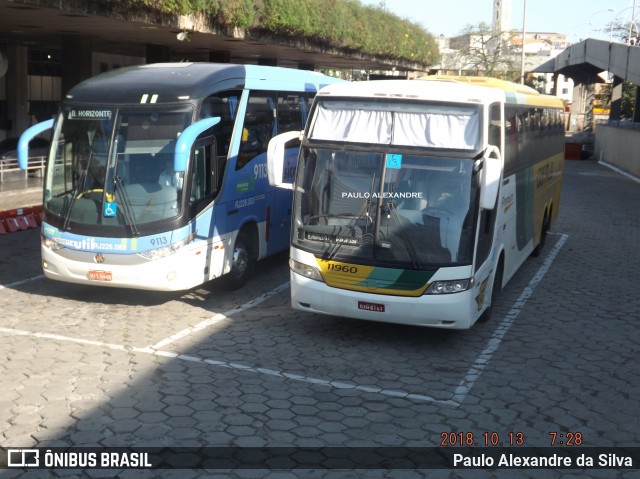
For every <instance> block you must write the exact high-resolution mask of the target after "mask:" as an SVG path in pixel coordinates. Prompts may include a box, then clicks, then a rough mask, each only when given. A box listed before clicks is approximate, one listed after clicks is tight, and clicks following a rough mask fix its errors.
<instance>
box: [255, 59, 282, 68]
mask: <svg viewBox="0 0 640 479" xmlns="http://www.w3.org/2000/svg"><path fill="white" fill-rule="evenodd" d="M258 65H264V66H268V67H277V66H278V59H277V58H260V59H258Z"/></svg>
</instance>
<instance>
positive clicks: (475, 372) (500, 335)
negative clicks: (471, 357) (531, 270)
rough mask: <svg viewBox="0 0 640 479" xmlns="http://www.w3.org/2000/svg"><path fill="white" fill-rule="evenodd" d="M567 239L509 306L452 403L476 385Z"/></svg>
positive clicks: (555, 248) (460, 398)
mask: <svg viewBox="0 0 640 479" xmlns="http://www.w3.org/2000/svg"><path fill="white" fill-rule="evenodd" d="M568 238H569V235H566V234H563V235H560V239H559V240H558V242H557V243H556V245H555V246H554V248H553V249H552V250H551V252H550V253H549V254H548V255H547V257H546V258H545V260H544V262H543V263H542V266H540V268H539V269H538V271H537V272H536V274H535V275H534V276H533V278H531V281H529V284H528V285H527V286H526V287H525V288H524V290H523V291H522V293H520V296H519V297H518V299H516V302H515V303H513V306H511V309H510V310H509V312H508V313H507V314H506V316H505V317H504V319H503V320H502V321H501V322H500V324H498V327H497V328H496V329H495V331H494V332H493V334H492V335H491V338H489V341H488V343H487V346H486V347H485V348H484V350H483V351H482V352H481V353H480V354H479V355H478V357H477V358H476V360H475V362H474V363H473V364H472V365H471V367H470V368H469V370H468V371H467V373H466V374H465V375H464V378H463V379H462V381H461V382H460V384H459V385H458V387H456V389H455V391H454V395H453V397H452V398H451V400H452V401H454V402H455V403H457V404H462V402H463V401H464V400H465V399H466V397H467V396H468V395H469V392H471V389H473V386H474V385H475V384H476V382H477V381H478V378H479V377H480V375H481V374H482V372H483V371H484V370H485V368H486V367H487V364H489V361H491V358H492V356H493V354H494V353H495V352H496V351H497V350H498V348H499V347H500V344H501V343H502V340H503V339H504V337H505V335H506V334H507V332H508V331H509V329H510V328H511V326H512V325H513V322H514V321H515V319H516V318H517V317H518V315H519V314H520V312H521V311H522V310H523V309H524V307H525V305H526V304H527V300H528V299H529V298H530V297H531V295H532V294H533V292H534V291H535V289H536V286H538V284H540V282H541V281H542V278H544V275H545V274H547V271H549V269H550V268H551V265H552V264H553V262H554V261H555V259H556V257H557V256H558V253H560V250H561V249H562V247H563V246H564V244H565V243H566V241H567V239H568Z"/></svg>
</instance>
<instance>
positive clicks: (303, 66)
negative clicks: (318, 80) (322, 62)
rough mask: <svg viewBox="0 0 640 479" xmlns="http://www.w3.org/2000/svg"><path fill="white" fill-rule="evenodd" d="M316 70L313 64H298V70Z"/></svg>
mask: <svg viewBox="0 0 640 479" xmlns="http://www.w3.org/2000/svg"><path fill="white" fill-rule="evenodd" d="M315 69H316V66H315V65H314V64H313V63H303V62H300V63H298V70H308V71H313V70H315Z"/></svg>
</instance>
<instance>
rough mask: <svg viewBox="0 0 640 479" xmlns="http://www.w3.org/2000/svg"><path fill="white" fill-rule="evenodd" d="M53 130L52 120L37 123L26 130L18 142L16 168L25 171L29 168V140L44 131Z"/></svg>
mask: <svg viewBox="0 0 640 479" xmlns="http://www.w3.org/2000/svg"><path fill="white" fill-rule="evenodd" d="M50 128H53V119H51V120H47V121H43V122H41V123H37V124H35V125H33V126H32V127H29V128H27V129H26V130H25V131H24V133H22V135H20V139H19V140H18V166H19V167H20V169H22V170H26V169H27V166H29V142H30V141H31V139H32V138H33V137H34V136H36V135H38V134H40V133H42V132H43V131H45V130H49V129H50Z"/></svg>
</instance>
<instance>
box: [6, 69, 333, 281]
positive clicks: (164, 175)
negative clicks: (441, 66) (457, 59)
mask: <svg viewBox="0 0 640 479" xmlns="http://www.w3.org/2000/svg"><path fill="white" fill-rule="evenodd" d="M337 81H339V80H338V79H335V78H331V77H327V76H324V75H322V74H319V73H315V72H309V71H302V70H292V69H285V68H277V67H264V66H254V65H231V64H209V63H166V64H150V65H144V66H137V67H130V68H123V69H119V70H115V71H112V72H108V73H104V74H101V75H98V76H96V77H94V78H91V79H89V80H86V81H84V82H82V83H80V84H78V85H77V86H75V87H74V88H73V89H71V90H70V91H69V93H68V94H67V96H66V99H65V100H64V102H63V103H62V105H61V108H60V112H59V114H58V116H57V118H56V119H55V120H53V119H52V120H49V121H45V122H43V123H39V124H37V125H34V126H33V127H31V128H29V129H28V130H27V131H25V132H24V133H23V135H22V137H21V140H20V145H19V146H20V148H19V150H20V151H19V161H20V164H21V167H23V168H25V167H26V166H27V165H26V161H27V160H26V159H27V158H28V143H29V141H30V139H31V138H33V137H34V136H36V135H38V134H40V133H41V132H43V131H45V130H47V129H51V128H52V129H53V132H52V141H51V145H52V146H51V150H50V152H49V157H48V161H47V167H46V172H45V177H44V198H43V210H44V221H43V224H42V247H41V249H42V266H43V269H44V273H45V275H46V276H47V277H48V278H51V279H56V280H61V281H67V282H72V283H85V284H96V285H102V286H114V287H127V288H137V289H147V290H158V291H179V290H186V289H189V288H192V287H194V286H197V285H199V284H202V283H204V282H206V281H209V280H211V279H214V278H217V277H220V276H222V275H227V279H228V281H229V283H230V284H231V285H232V286H235V287H239V286H241V285H242V284H244V282H246V280H247V278H248V277H249V275H250V274H251V270H252V266H253V264H254V263H255V261H256V260H259V259H262V258H265V257H267V256H269V255H271V254H274V253H276V252H279V251H282V250H285V249H286V248H287V247H288V245H289V234H290V214H291V192H290V191H283V190H279V189H275V188H272V187H270V186H269V183H268V180H267V167H266V150H267V145H268V142H269V140H270V139H271V137H273V136H275V135H276V134H278V133H281V132H285V131H290V130H300V129H301V128H302V127H303V126H304V124H305V121H306V118H307V114H308V109H309V105H310V102H311V100H312V98H313V97H314V95H315V94H316V92H317V91H318V90H319V89H320V88H321V87H323V86H324V85H327V84H330V83H334V82H337ZM295 151H296V152H297V150H295ZM295 161H296V156H295V155H294V156H292V157H291V161H290V163H288V164H287V166H286V173H285V174H286V175H288V176H291V177H293V174H294V172H295Z"/></svg>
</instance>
